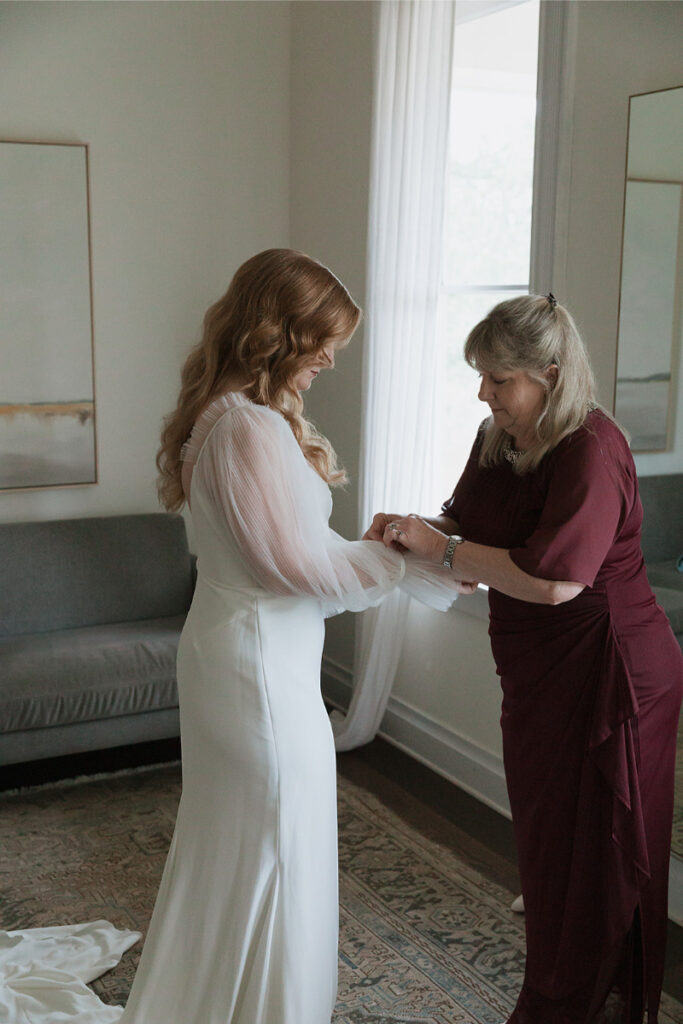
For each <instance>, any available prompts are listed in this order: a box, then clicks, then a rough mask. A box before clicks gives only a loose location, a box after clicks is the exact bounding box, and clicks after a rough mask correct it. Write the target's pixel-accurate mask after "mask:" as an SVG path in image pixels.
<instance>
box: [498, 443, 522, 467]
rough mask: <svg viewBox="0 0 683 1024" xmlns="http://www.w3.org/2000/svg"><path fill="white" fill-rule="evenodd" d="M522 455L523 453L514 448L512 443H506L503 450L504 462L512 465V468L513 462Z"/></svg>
mask: <svg viewBox="0 0 683 1024" xmlns="http://www.w3.org/2000/svg"><path fill="white" fill-rule="evenodd" d="M522 455H524V451H523V450H522V449H521V448H515V447H514V445H513V444H512V441H506V443H505V447H504V448H503V458H504V459H505V460H506V462H510V463H512V465H513V466H514V464H515V462H517V460H518V459H519V458H520V457H521V456H522Z"/></svg>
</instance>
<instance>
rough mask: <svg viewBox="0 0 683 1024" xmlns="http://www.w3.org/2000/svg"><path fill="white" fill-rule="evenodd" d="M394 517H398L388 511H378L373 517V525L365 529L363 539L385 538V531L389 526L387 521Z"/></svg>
mask: <svg viewBox="0 0 683 1024" xmlns="http://www.w3.org/2000/svg"><path fill="white" fill-rule="evenodd" d="M394 518H396V517H395V516H392V515H390V514H389V513H388V512H378V513H377V514H376V515H374V516H373V517H372V526H371V527H370V529H369V530H366V531H365V533H364V534H363V537H362V540H379V541H381V540H384V531H385V530H386V528H387V523H390V522H392V520H393V519H394ZM398 518H400V516H399V517H398Z"/></svg>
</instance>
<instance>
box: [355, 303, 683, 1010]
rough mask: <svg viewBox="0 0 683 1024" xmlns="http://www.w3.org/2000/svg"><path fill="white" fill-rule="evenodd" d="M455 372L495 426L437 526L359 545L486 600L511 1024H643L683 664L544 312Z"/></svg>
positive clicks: (482, 332)
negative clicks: (521, 967) (511, 976)
mask: <svg viewBox="0 0 683 1024" xmlns="http://www.w3.org/2000/svg"><path fill="white" fill-rule="evenodd" d="M465 355H466V358H467V360H468V362H469V363H470V365H471V366H473V367H474V368H475V369H477V370H478V371H479V374H480V377H481V387H480V391H479V398H480V399H481V400H482V401H483V402H486V403H487V404H488V406H489V408H490V410H491V416H490V417H489V419H487V420H486V421H485V422H484V423H483V424H482V427H481V428H480V430H479V433H478V435H477V438H476V441H475V444H474V447H473V450H472V454H471V456H470V459H469V461H468V463H467V466H466V468H465V471H464V473H463V475H462V477H461V479H460V481H459V483H458V485H457V486H456V488H455V491H454V492H453V495H452V497H451V498H450V499H449V500H448V501H447V502H446V503H445V505H444V506H443V510H442V511H443V515H442V516H440V517H438V518H436V519H432V520H424V519H421V518H418V517H416V516H410V517H404V516H388V515H385V514H380V515H378V516H376V517H375V519H374V520H373V525H372V527H371V529H370V531H369V532H368V534H367V535H366V536H368V537H370V538H372V537H378V536H380V535H382V536H383V538H384V541H385V543H386V544H387V545H393V546H395V547H396V546H400V547H402V548H404V549H406V548H407V549H409V550H411V551H413V552H416V553H419V554H421V555H423V556H426V557H428V558H430V559H431V560H432V561H433V562H435V563H441V564H445V565H446V566H449V567H450V568H451V569H452V571H453V573H454V574H455V575H456V576H457V578H459V579H479V580H481V581H482V582H483V583H486V584H488V586H489V588H490V589H489V604H490V636H491V643H492V648H493V654H494V658H495V661H496V665H497V670H498V673H499V675H500V676H501V682H502V689H503V709H502V729H503V746H504V759H505V770H506V775H507V784H508V791H509V796H510V805H511V808H512V815H513V822H514V826H515V834H516V840H517V847H518V857H519V869H520V875H521V881H522V892H523V895H524V902H525V906H526V932H527V962H526V972H525V979H524V984H523V987H522V991H521V993H520V996H519V999H518V1002H517V1006H516V1008H515V1010H514V1013H513V1014H512V1016H511V1017H510V1019H509V1021H510V1024H570V1022H577V1024H578V1022H586V1024H587V1022H589V1021H593V1020H595V1019H596V1018H597V1017H598V1015H599V1014H600V1011H601V1009H602V1007H603V1006H604V1004H605V1002H606V1000H607V998H608V996H609V994H610V992H611V990H612V989H614V988H616V989H618V990H619V992H620V998H621V1010H620V1011H618V1012H619V1013H620V1015H619V1016H618V1019H619V1020H621V1021H624V1022H629V1024H631V1022H635V1021H642V1019H643V1013H644V1010H645V1007H647V1014H648V1016H647V1019H648V1022H649V1024H655V1022H656V1021H657V1012H658V1006H659V1000H660V993H661V986H662V976H663V967H664V945H665V934H666V920H667V883H668V859H669V845H670V838H671V819H672V807H673V780H674V758H675V748H676V729H677V721H678V712H679V707H680V702H681V692H682V689H683V658H682V657H681V651H680V649H679V647H678V644H677V642H676V640H675V638H674V636H673V633H672V632H671V629H670V627H669V624H668V622H667V619H666V617H665V615H664V613H663V612H662V610H661V609H660V608H659V607H658V605H657V604H656V603H655V599H654V596H653V594H652V591H651V589H650V586H649V584H648V581H647V576H646V574H645V566H644V563H643V558H642V554H641V550H640V527H641V521H642V507H641V504H640V500H639V498H638V484H637V479H636V472H635V467H634V464H633V459H632V457H631V454H630V451H629V447H628V443H627V441H626V438H625V437H624V435H623V433H622V431H621V429H620V428H619V426H618V425H617V424H616V423H615V422H614V420H613V419H612V418H611V417H610V416H609V415H608V414H607V413H606V412H605V411H603V410H601V409H600V408H598V407H597V406H596V404H595V401H594V384H593V376H592V373H591V370H590V366H589V362H588V358H587V355H586V352H585V349H584V346H583V343H582V341H581V338H580V337H579V334H578V332H577V330H576V327H575V325H574V322H573V320H572V318H571V317H570V315H569V313H568V312H567V311H566V310H565V309H564V308H563V307H562V306H560V305H558V304H557V302H556V300H555V299H554V297H553V296H552V295H550V296H547V297H539V296H522V297H520V298H516V299H512V300H510V301H507V302H502V303H500V304H499V305H498V306H496V307H495V308H494V309H493V310H491V312H490V313H489V315H488V316H487V317H486V318H485V319H484V320H483V321H482V322H481V323H480V324H478V325H477V326H476V327H475V328H474V330H473V331H472V332H471V334H470V336H469V338H468V339H467V343H466V347H465ZM444 534H446V535H447V536H444Z"/></svg>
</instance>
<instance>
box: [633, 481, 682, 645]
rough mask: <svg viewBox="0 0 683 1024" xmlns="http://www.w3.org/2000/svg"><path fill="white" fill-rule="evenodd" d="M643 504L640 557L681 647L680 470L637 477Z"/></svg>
mask: <svg viewBox="0 0 683 1024" xmlns="http://www.w3.org/2000/svg"><path fill="white" fill-rule="evenodd" d="M638 487H639V490H640V500H641V501H642V503H643V534H642V545H643V556H644V558H645V565H646V566H647V575H648V579H649V580H650V585H651V586H652V588H653V590H654V592H655V595H656V597H657V601H658V602H659V604H660V605H661V606H662V608H663V609H664V611H665V612H666V614H667V615H668V616H669V621H670V622H671V625H672V627H673V631H674V633H675V634H676V636H677V637H678V642H679V644H680V645H681V648H683V573H681V572H679V571H678V570H677V568H676V565H677V562H678V560H679V559H680V558H681V557H682V556H683V473H672V474H670V475H668V476H643V477H640V478H639V480H638Z"/></svg>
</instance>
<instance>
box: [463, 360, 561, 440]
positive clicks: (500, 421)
mask: <svg viewBox="0 0 683 1024" xmlns="http://www.w3.org/2000/svg"><path fill="white" fill-rule="evenodd" d="M480 376H481V386H480V388H479V400H480V401H482V402H486V404H487V405H488V407H489V408H490V410H491V414H492V415H493V422H494V423H495V424H496V426H497V427H501V428H502V429H503V430H505V431H506V432H507V433H508V434H510V435H511V436H512V437H513V438H514V441H515V444H516V446H517V447H518V448H522V449H524V448H528V447H530V446H531V445H532V444H533V443H534V441H535V440H536V422H537V420H538V417H539V416H540V415H541V413H542V412H543V406H544V404H545V396H546V388H545V387H544V386H543V384H541V383H540V382H539V381H537V380H533V379H532V378H531V377H530V376H529V374H528V373H526V372H525V371H524V370H501V371H500V372H497V371H494V372H492V373H488V372H486V371H484V372H483V373H482V374H481V375H480ZM549 383H550V379H549Z"/></svg>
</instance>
